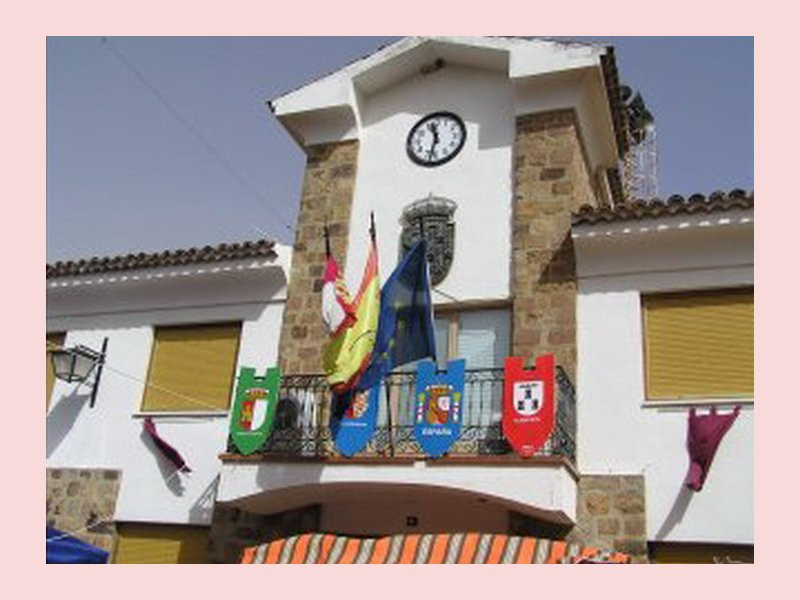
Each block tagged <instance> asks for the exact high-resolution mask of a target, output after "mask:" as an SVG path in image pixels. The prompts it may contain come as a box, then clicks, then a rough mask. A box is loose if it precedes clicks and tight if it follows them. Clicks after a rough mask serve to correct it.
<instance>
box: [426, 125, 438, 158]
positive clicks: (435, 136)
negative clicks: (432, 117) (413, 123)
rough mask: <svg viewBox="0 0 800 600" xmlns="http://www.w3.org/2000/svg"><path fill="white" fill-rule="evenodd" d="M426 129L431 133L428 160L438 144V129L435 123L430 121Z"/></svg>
mask: <svg viewBox="0 0 800 600" xmlns="http://www.w3.org/2000/svg"><path fill="white" fill-rule="evenodd" d="M428 129H430V131H431V133H432V134H433V143H432V144H431V149H430V150H429V151H428V160H430V159H431V158H433V151H434V150H435V149H436V145H437V144H438V143H439V128H438V127H437V126H436V122H435V121H432V122H431V123H429V124H428Z"/></svg>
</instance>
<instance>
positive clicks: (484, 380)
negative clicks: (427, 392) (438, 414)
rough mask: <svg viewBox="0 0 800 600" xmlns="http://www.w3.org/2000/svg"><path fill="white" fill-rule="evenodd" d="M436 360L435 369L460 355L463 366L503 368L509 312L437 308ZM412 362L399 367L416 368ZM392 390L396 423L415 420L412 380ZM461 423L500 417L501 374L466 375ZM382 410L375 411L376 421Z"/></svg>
mask: <svg viewBox="0 0 800 600" xmlns="http://www.w3.org/2000/svg"><path fill="white" fill-rule="evenodd" d="M434 326H435V336H436V360H437V364H438V367H439V369H446V368H447V361H448V360H452V359H455V358H463V359H466V361H467V369H490V368H503V361H504V360H505V357H506V356H507V355H508V353H509V350H510V348H511V312H510V311H509V310H508V309H484V310H470V311H466V310H465V311H461V312H458V311H450V310H448V311H446V312H440V313H439V314H438V315H437V316H436V318H435V319H434ZM416 368H417V367H416V363H414V364H409V365H405V366H403V367H401V368H400V369H399V370H400V371H416ZM393 394H394V395H395V396H396V398H397V406H398V414H397V417H396V422H397V423H398V424H399V425H413V424H414V422H415V410H416V404H415V397H414V387H413V384H410V383H409V384H408V385H405V386H402V387H401V388H399V389H398V390H395V391H394V392H393ZM464 395H465V400H466V402H465V404H464V412H463V414H462V419H461V422H462V425H464V426H473V425H474V426H488V425H491V424H495V423H499V422H500V420H501V419H502V401H503V377H502V374H500V375H497V376H494V375H493V374H492V373H488V374H486V373H485V374H483V375H481V374H476V375H475V376H474V377H472V376H470V375H469V374H468V375H467V381H466V382H465V387H464ZM382 417H383V414H382V413H380V412H379V423H380V422H381V421H380V419H381V418H382Z"/></svg>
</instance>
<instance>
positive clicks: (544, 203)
mask: <svg viewBox="0 0 800 600" xmlns="http://www.w3.org/2000/svg"><path fill="white" fill-rule="evenodd" d="M585 156H586V155H585V152H584V150H583V145H582V142H581V136H580V131H579V127H578V120H577V115H576V114H575V111H574V110H572V109H567V110H557V111H551V112H546V113H537V114H532V115H524V116H520V117H517V121H516V137H515V140H514V199H513V215H512V274H511V275H512V277H511V281H512V296H513V299H514V308H513V328H512V331H513V338H512V354H513V355H514V356H522V357H524V358H525V360H526V362H532V360H533V358H534V356H537V355H540V354H543V353H546V352H552V353H553V354H555V357H556V363H557V364H559V365H561V366H563V367H564V368H565V369H566V370H567V372H568V373H569V375H570V377H572V378H573V381H574V377H575V360H576V351H575V297H576V294H577V284H576V275H575V251H574V248H573V246H572V238H571V236H570V228H571V222H572V221H571V219H572V217H571V215H572V212H573V211H575V210H576V209H577V208H578V207H579V206H581V205H583V204H592V205H594V204H596V203H597V200H596V198H597V195H596V194H595V192H594V189H593V187H592V183H591V181H592V179H591V176H590V174H589V167H588V162H587V160H586V157H585Z"/></svg>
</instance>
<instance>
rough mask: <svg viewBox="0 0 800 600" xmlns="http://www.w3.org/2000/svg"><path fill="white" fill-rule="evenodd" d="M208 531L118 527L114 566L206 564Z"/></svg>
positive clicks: (187, 527)
mask: <svg viewBox="0 0 800 600" xmlns="http://www.w3.org/2000/svg"><path fill="white" fill-rule="evenodd" d="M208 533H209V529H208V527H195V526H190V525H150V524H144V523H141V524H139V523H118V524H117V547H116V552H115V554H114V562H115V563H117V564H151V565H152V564H178V563H195V564H196V563H207V562H208Z"/></svg>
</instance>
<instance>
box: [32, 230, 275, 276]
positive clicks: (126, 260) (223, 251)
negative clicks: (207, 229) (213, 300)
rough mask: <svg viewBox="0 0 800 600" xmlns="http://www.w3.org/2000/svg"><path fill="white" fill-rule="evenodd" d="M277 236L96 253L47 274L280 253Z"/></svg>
mask: <svg viewBox="0 0 800 600" xmlns="http://www.w3.org/2000/svg"><path fill="white" fill-rule="evenodd" d="M275 245H276V243H275V242H274V241H273V240H268V239H262V240H256V241H246V242H236V243H224V244H218V245H216V246H203V247H202V248H198V247H192V248H184V249H176V250H164V251H162V252H153V253H146V252H139V253H138V254H125V255H119V256H93V257H91V258H88V259H80V260H74V261H73V260H70V261H57V262H55V263H53V264H48V265H46V278H47V279H54V278H56V277H72V276H77V275H92V274H97V273H112V272H119V271H131V270H135V269H154V268H159V267H171V266H179V265H195V264H207V263H215V262H222V261H229V260H242V259H247V258H267V259H273V260H274V259H275V258H277V257H278V254H277V252H275Z"/></svg>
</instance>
